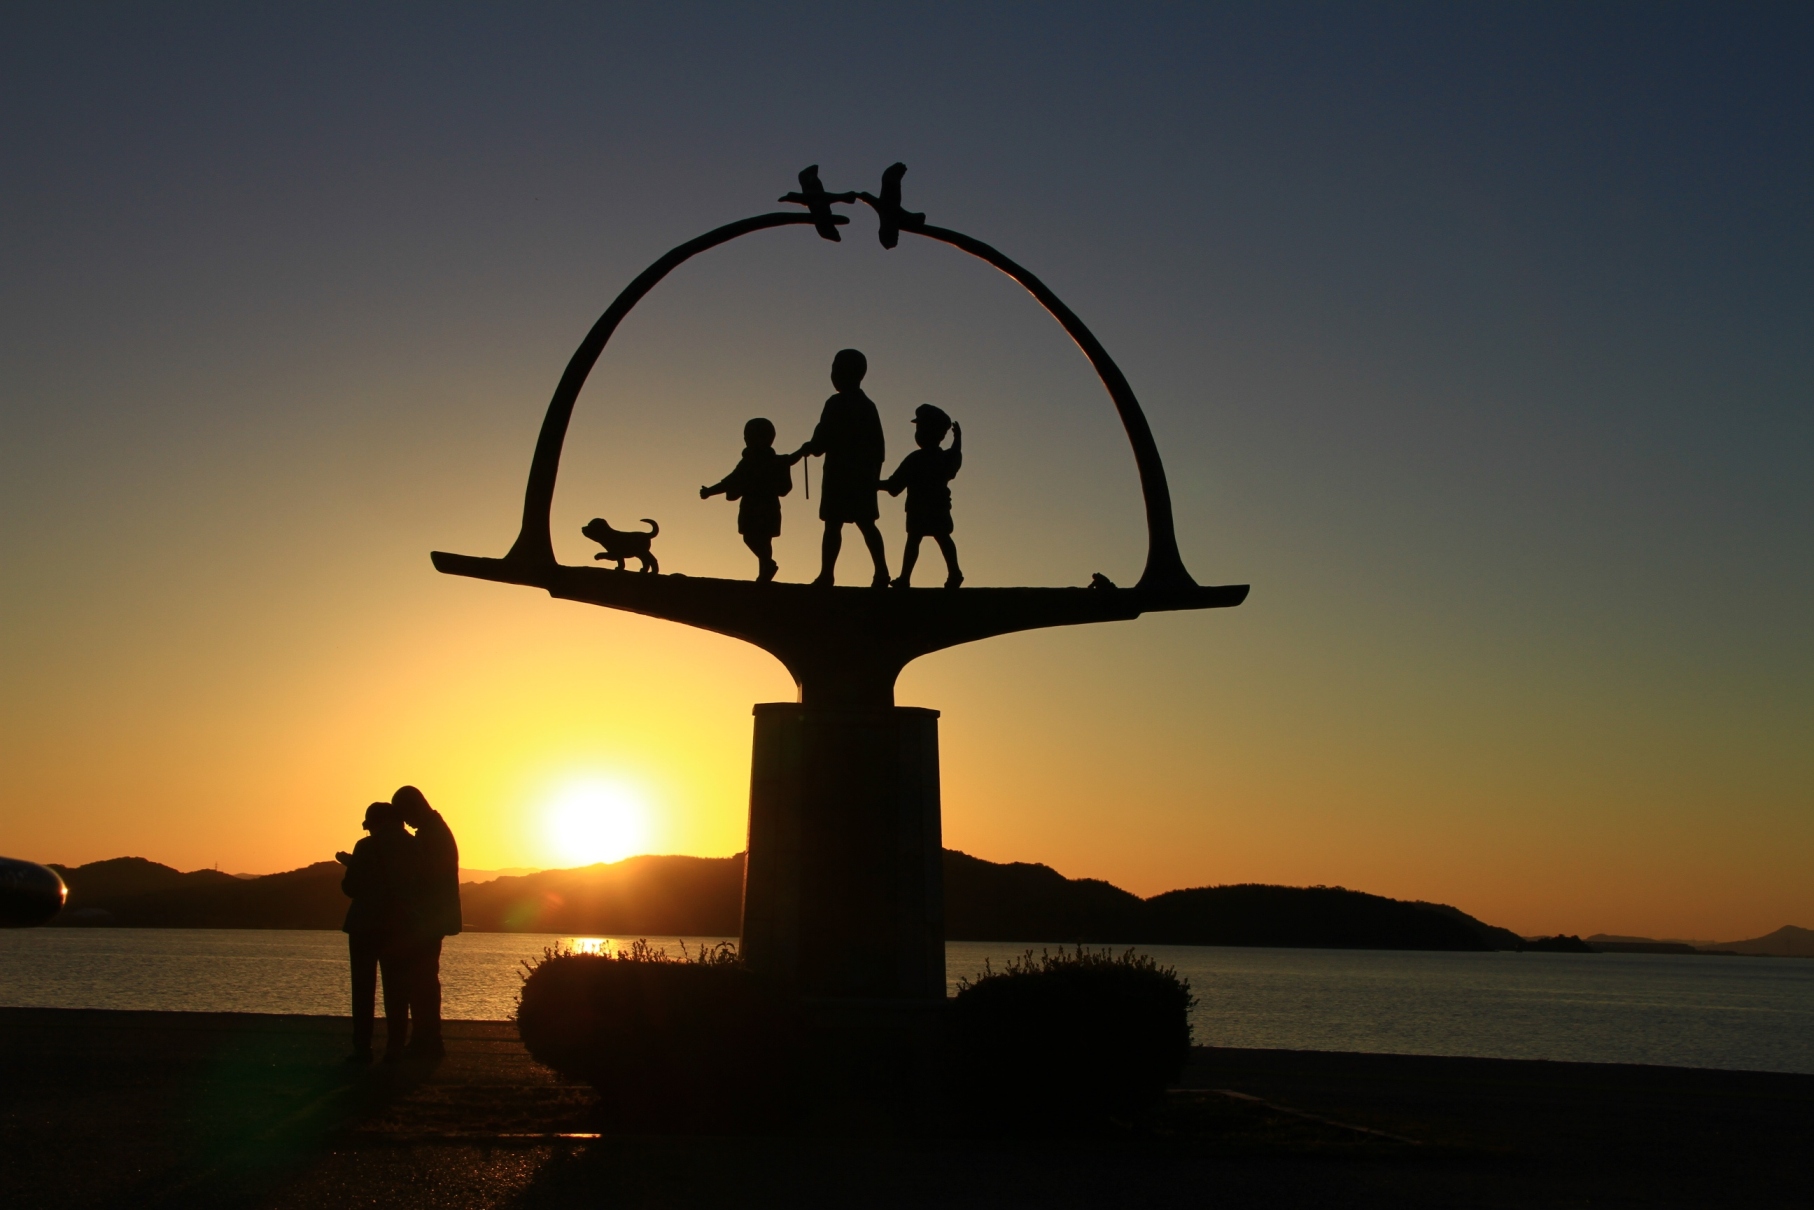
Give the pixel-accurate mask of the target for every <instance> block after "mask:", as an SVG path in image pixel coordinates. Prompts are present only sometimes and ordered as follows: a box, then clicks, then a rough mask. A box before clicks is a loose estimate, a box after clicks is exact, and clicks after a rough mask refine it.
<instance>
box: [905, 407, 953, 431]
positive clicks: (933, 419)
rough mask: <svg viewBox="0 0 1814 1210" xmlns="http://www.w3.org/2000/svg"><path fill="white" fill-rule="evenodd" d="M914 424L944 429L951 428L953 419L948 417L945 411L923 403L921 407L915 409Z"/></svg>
mask: <svg viewBox="0 0 1814 1210" xmlns="http://www.w3.org/2000/svg"><path fill="white" fill-rule="evenodd" d="M913 422H914V423H915V424H931V425H936V426H937V427H939V428H944V429H948V428H950V427H951V417H950V416H948V415H946V413H945V409H944V408H941V407H934V406H933V405H932V404H930V403H922V404H920V406H919V407H917V408H914V409H913Z"/></svg>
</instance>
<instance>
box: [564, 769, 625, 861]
mask: <svg viewBox="0 0 1814 1210" xmlns="http://www.w3.org/2000/svg"><path fill="white" fill-rule="evenodd" d="M543 826H544V833H545V835H544V839H545V841H546V844H547V848H548V852H549V854H550V856H551V857H553V858H554V859H555V860H557V861H558V862H560V863H561V864H563V865H591V864H592V863H594V862H600V861H621V860H623V859H624V858H625V857H629V856H632V855H633V854H636V853H641V852H645V851H646V850H647V846H648V841H649V803H648V799H647V796H646V795H644V794H643V793H642V792H641V791H640V790H638V789H637V788H635V787H632V786H627V785H625V784H623V783H621V782H615V781H604V780H587V781H578V782H570V783H568V784H567V785H565V786H563V787H562V788H561V789H560V790H559V791H558V792H557V793H556V794H555V796H554V797H553V798H552V799H551V800H550V802H549V804H548V808H547V811H546V813H545V815H544V824H543Z"/></svg>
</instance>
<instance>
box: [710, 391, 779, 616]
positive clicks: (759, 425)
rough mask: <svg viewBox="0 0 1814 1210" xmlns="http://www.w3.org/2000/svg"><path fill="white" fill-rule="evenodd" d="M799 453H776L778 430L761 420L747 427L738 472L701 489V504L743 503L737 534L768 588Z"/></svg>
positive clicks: (744, 427)
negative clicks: (784, 504)
mask: <svg viewBox="0 0 1814 1210" xmlns="http://www.w3.org/2000/svg"><path fill="white" fill-rule="evenodd" d="M799 460H800V454H799V453H797V452H796V453H792V454H777V453H776V452H775V426H774V425H773V424H772V423H770V422H769V421H767V420H764V419H763V418H762V417H760V416H758V417H756V418H755V419H754V420H752V421H750V422H749V423H748V424H746V425H744V426H743V458H742V459H741V460H740V461H739V462H738V463H737V468H736V469H735V470H733V471H732V472H731V473H730V474H728V475H726V476H725V477H724V478H722V479H720V480H719V481H718V482H716V483H714V484H712V486H710V487H702V488H700V489H699V498H700V499H701V500H707V499H710V498H711V497H713V496H717V495H722V496H723V497H724V498H725V499H726V500H740V501H741V502H742V503H740V504H739V505H738V506H737V532H738V533H740V534H742V535H743V544H744V545H745V546H747V547H749V548H750V552H751V553H752V554H754V555H755V556H756V567H757V571H756V579H757V581H758V582H759V583H763V584H766V583H768V582H769V581H770V580H772V579H774V578H775V572H776V571H777V570H779V566H778V565H777V564H776V562H775V539H776V538H778V537H780V536H781V497H783V496H785V495H787V493H789V492H791V491H793V490H794V475H793V472H792V471H790V470H789V469H788V468H789V467H791V466H792V465H793V464H794V463H796V462H798V461H799Z"/></svg>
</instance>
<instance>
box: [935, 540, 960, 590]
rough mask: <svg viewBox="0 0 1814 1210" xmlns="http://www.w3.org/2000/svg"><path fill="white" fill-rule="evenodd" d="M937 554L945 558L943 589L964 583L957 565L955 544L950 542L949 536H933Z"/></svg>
mask: <svg viewBox="0 0 1814 1210" xmlns="http://www.w3.org/2000/svg"><path fill="white" fill-rule="evenodd" d="M933 538H934V541H936V542H937V543H938V548H939V553H941V554H943V555H944V556H945V587H946V588H956V587H957V586H958V585H959V584H962V583H963V582H964V571H963V568H961V567H959V566H958V565H957V543H955V542H953V541H952V540H951V535H950V534H935V535H933Z"/></svg>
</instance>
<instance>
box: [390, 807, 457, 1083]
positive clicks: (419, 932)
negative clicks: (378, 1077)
mask: <svg viewBox="0 0 1814 1210" xmlns="http://www.w3.org/2000/svg"><path fill="white" fill-rule="evenodd" d="M391 802H392V803H393V804H395V806H396V808H397V810H398V811H399V812H400V813H401V816H402V820H403V822H404V823H406V824H408V825H409V826H410V827H412V828H414V829H416V836H415V845H416V854H417V861H418V862H419V868H420V877H419V881H418V883H417V900H416V905H415V906H416V911H415V913H414V924H415V928H416V934H415V937H414V938H412V941H413V944H412V947H411V948H412V950H413V959H412V961H411V964H410V966H411V978H410V992H409V1008H410V1015H411V1016H412V1017H414V1018H415V1023H416V1029H415V1034H416V1036H415V1037H414V1038H413V1039H411V1041H410V1049H411V1050H413V1051H417V1052H420V1053H425V1054H431V1055H437V1056H438V1055H440V1054H442V1053H444V1052H445V1046H444V1044H443V1043H442V1041H441V943H442V941H443V940H445V939H446V938H448V937H451V936H453V935H454V934H456V933H458V932H459V931H460V929H461V926H462V921H461V918H460V846H459V845H458V844H457V843H456V842H455V841H454V834H453V829H452V828H450V827H448V826H447V821H446V820H445V819H442V818H441V813H440V812H439V811H437V810H435V809H434V808H433V807H431V806H429V805H428V799H427V798H426V797H424V796H423V793H422V791H420V790H418V789H416V787H414V786H403V787H401V788H400V789H399V790H398V791H397V792H396V793H395V794H393V795H391Z"/></svg>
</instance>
